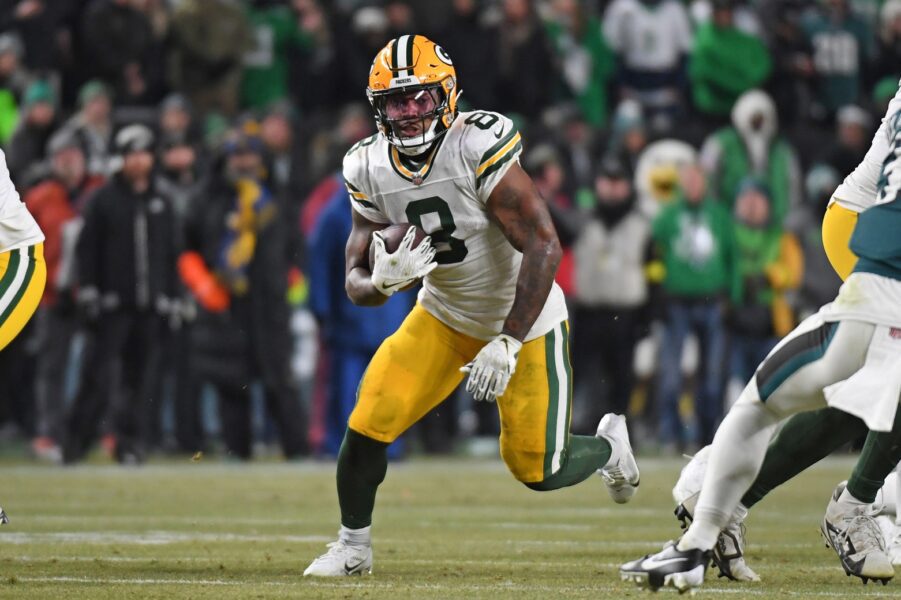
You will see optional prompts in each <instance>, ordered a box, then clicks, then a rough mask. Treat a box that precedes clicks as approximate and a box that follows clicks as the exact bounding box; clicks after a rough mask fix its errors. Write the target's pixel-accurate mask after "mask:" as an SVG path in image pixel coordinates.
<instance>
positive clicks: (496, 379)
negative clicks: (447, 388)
mask: <svg viewBox="0 0 901 600" xmlns="http://www.w3.org/2000/svg"><path fill="white" fill-rule="evenodd" d="M520 348H522V342H520V341H519V340H517V339H516V338H512V337H510V336H509V335H506V334H504V333H502V334H500V335H499V336H497V337H496V338H494V339H493V340H491V341H490V342H488V343H487V344H485V347H484V348H482V349H481V350H480V351H479V353H478V354H477V355H476V357H475V359H473V361H472V362H471V363H469V364H468V365H466V366H465V367H462V368H461V369H460V370H461V371H463V372H464V373H469V380H468V381H467V382H466V391H467V392H469V393H470V394H472V395H473V397H474V398H475V399H476V400H487V401H488V402H494V399H495V398H497V397H498V396H503V395H504V391H505V390H506V389H507V384H508V383H510V378H511V377H513V372H514V371H516V359H517V358H518V357H519V350H520Z"/></svg>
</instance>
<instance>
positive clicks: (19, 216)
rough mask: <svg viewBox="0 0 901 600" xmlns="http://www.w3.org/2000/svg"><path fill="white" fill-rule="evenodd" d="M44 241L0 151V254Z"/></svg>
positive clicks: (4, 156) (42, 234)
mask: <svg viewBox="0 0 901 600" xmlns="http://www.w3.org/2000/svg"><path fill="white" fill-rule="evenodd" d="M43 241H44V233H43V232H42V231H41V228H40V227H38V224H37V222H36V221H35V220H34V217H32V216H31V213H30V212H28V209H27V208H25V203H24V202H22V200H21V199H20V198H19V192H17V191H16V187H15V186H14V185H13V181H12V179H10V177H9V168H8V167H7V166H6V155H5V154H4V153H3V151H2V150H0V252H9V251H10V250H17V249H19V248H26V247H28V246H33V245H34V244H37V243H39V242H43Z"/></svg>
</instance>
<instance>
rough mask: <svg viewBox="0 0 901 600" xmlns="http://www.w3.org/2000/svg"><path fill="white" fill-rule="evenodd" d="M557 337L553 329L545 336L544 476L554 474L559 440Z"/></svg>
mask: <svg viewBox="0 0 901 600" xmlns="http://www.w3.org/2000/svg"><path fill="white" fill-rule="evenodd" d="M555 341H556V336H555V335H554V330H553V329H551V330H550V331H549V332H547V335H545V336H544V354H545V364H546V365H547V391H548V403H547V404H548V406H547V425H546V426H545V436H544V476H545V477H550V476H551V475H552V474H553V468H552V464H551V461H552V460H553V458H554V447H555V446H556V438H557V398H559V396H560V382H559V381H558V380H557V367H556V364H555V362H556V361H555V359H554V343H555Z"/></svg>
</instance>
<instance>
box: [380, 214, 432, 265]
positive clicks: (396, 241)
mask: <svg viewBox="0 0 901 600" xmlns="http://www.w3.org/2000/svg"><path fill="white" fill-rule="evenodd" d="M410 227H416V225H411V224H410V223H396V224H394V225H388V226H387V227H385V228H384V229H382V230H380V231H379V235H381V236H382V239H384V240H385V250H387V251H388V252H389V253H391V252H394V251H395V250H397V248H398V246H400V243H401V242H402V241H403V239H404V236H405V235H407V230H408V229H410ZM427 235H428V234H427V233H426V232H425V231H423V230H422V229H421V228H419V227H416V235H415V236H414V237H413V247H414V248H415V247H417V246H419V244H421V243H422V240H423V239H425V237H426V236H427ZM374 266H375V246H373V245H372V243H371V240H370V244H369V269H370V270H372V268H373V267H374Z"/></svg>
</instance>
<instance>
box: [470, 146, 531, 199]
mask: <svg viewBox="0 0 901 600" xmlns="http://www.w3.org/2000/svg"><path fill="white" fill-rule="evenodd" d="M508 141H509V140H508ZM520 150H522V142H516V145H515V146H513V147H512V148H510V150H508V151H507V153H506V154H504V155H503V156H502V157H500V158H499V159H498V160H497V162H495V163H494V164H493V165H491V166H490V167H488V168H487V169H485V171H484V172H483V173H482V174H481V175H479V176H478V177H476V189H479V188H480V187H482V182H483V181H485V178H487V177H488V176H490V175H491V174H492V173H496V172H497V171H498V170H499V169H500V168H501V167H502V166H504V164H506V163H507V162H508V161H509V160H510V159H511V158H513V157H514V156H516V153H517V152H519V151H520Z"/></svg>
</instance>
